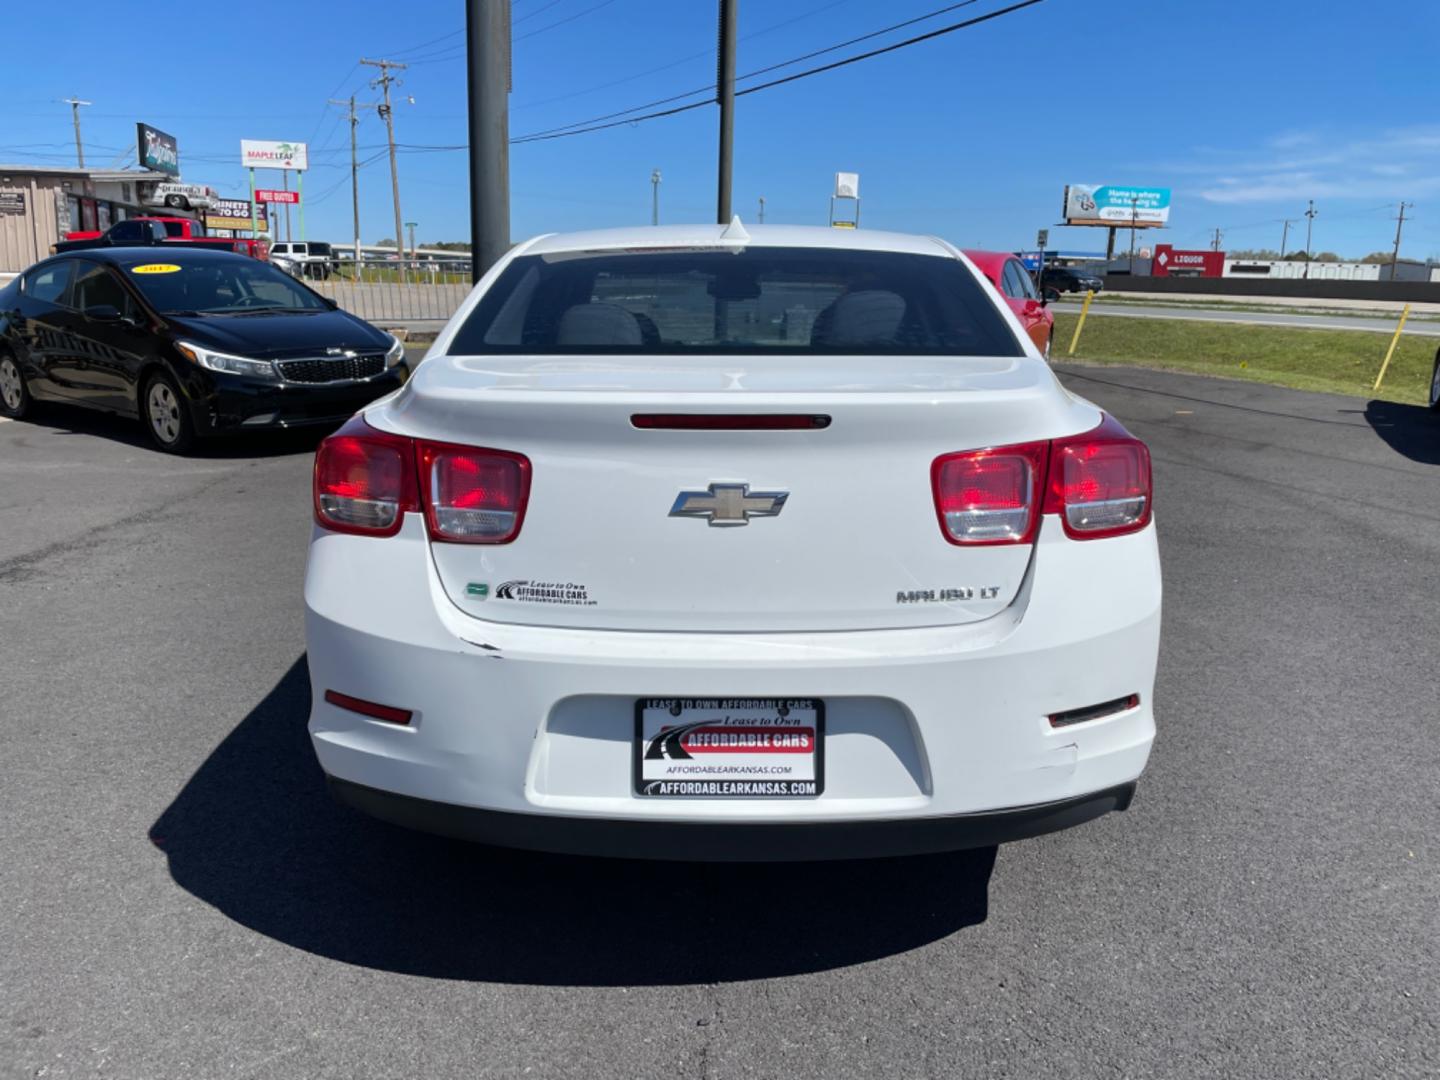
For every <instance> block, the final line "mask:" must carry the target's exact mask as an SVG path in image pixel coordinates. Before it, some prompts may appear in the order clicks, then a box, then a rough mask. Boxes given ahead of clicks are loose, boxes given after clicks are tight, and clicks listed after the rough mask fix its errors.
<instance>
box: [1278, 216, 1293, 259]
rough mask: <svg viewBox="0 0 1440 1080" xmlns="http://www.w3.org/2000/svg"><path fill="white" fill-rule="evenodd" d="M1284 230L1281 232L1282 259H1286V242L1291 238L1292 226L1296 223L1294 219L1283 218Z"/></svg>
mask: <svg viewBox="0 0 1440 1080" xmlns="http://www.w3.org/2000/svg"><path fill="white" fill-rule="evenodd" d="M1281 221H1282V223H1283V224H1284V226H1285V227H1284V228H1283V229H1281V230H1280V258H1281V259H1284V258H1285V241H1286V240H1288V239H1289V238H1290V226H1291V225H1293V224H1294V223H1295V219H1294V218H1282V219H1281Z"/></svg>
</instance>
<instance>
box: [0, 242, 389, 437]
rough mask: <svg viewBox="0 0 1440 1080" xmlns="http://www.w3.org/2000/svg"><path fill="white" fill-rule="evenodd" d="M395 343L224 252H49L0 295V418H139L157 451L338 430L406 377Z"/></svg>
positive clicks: (269, 270)
mask: <svg viewBox="0 0 1440 1080" xmlns="http://www.w3.org/2000/svg"><path fill="white" fill-rule="evenodd" d="M407 374H408V368H407V366H406V364H405V351H404V347H403V346H402V345H401V344H400V342H398V341H396V340H395V338H393V337H391V336H390V335H389V334H387V333H385V332H384V331H381V330H377V329H376V328H375V327H373V326H371V325H370V324H369V323H366V322H362V321H361V320H360V319H357V318H355V316H353V315H350V314H348V313H346V312H344V311H339V310H337V309H336V307H335V304H334V302H333V301H331V300H328V299H326V298H325V297H323V296H320V295H319V294H317V293H315V292H313V291H312V290H310V289H309V288H307V287H306V286H305V285H303V284H302V283H300V282H298V281H295V280H294V279H293V278H290V277H288V276H286V275H285V274H282V273H281V272H280V271H279V270H276V269H275V268H274V267H272V266H270V265H269V264H268V263H263V262H257V261H256V260H255V259H249V258H245V257H243V256H240V255H236V254H233V253H231V252H212V251H204V250H201V249H198V248H179V247H167V248H165V249H164V250H163V251H155V250H154V249H147V248H122V247H115V248H103V249H96V250H93V251H84V252H78V253H74V254H69V253H67V254H63V255H57V256H53V257H51V258H49V259H45V260H43V261H41V262H39V263H36V264H35V265H34V266H32V267H31V268H30V269H28V270H26V271H25V272H24V273H23V274H21V275H20V276H19V277H18V278H16V279H15V280H14V281H12V282H11V283H10V284H9V285H7V286H5V288H3V289H0V413H3V414H4V415H5V416H8V417H11V418H13V419H19V418H21V417H23V416H25V415H26V414H27V413H28V412H29V410H30V408H31V406H32V404H33V403H34V402H36V401H59V402H67V403H69V404H73V405H83V406H86V407H89V408H93V409H102V410H105V411H107V412H114V413H120V414H121V415H124V416H134V417H138V418H139V419H140V421H141V422H142V423H143V424H144V425H145V429H146V431H148V432H149V434H150V437H151V438H152V439H153V440H154V441H155V443H156V445H158V446H159V447H160V448H161V449H162V450H169V451H172V452H182V451H185V450H188V449H189V448H190V447H191V446H192V445H193V443H194V441H195V439H196V438H197V437H199V436H203V435H210V434H213V433H217V432H227V431H260V430H265V429H273V428H289V427H296V426H300V425H304V424H338V423H340V422H341V421H343V420H345V419H346V418H347V417H349V416H350V415H352V414H353V413H354V412H355V410H356V409H359V408H360V407H362V406H364V405H366V404H367V403H369V402H370V401H373V400H374V399H375V398H377V397H379V396H380V395H381V394H384V393H387V392H389V391H391V390H393V389H395V388H396V387H398V386H400V385H401V384H403V383H404V381H405V379H406V376H407Z"/></svg>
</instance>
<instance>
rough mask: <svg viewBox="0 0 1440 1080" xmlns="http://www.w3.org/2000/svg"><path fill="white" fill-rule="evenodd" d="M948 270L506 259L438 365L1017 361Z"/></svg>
mask: <svg viewBox="0 0 1440 1080" xmlns="http://www.w3.org/2000/svg"><path fill="white" fill-rule="evenodd" d="M983 289H984V286H982V285H981V284H980V282H979V281H978V280H977V279H975V278H974V277H973V276H972V275H971V274H970V272H969V271H968V270H967V269H966V268H965V267H964V266H963V265H962V264H961V263H960V262H959V261H958V260H955V259H949V258H944V257H940V256H934V255H906V254H897V253H893V252H876V251H844V250H837V249H831V248H775V247H770V248H766V247H755V248H747V249H744V250H741V251H738V252H732V251H723V250H720V251H717V250H715V249H684V250H671V251H653V250H651V251H633V252H610V251H605V252H595V253H585V252H566V253H558V254H553V255H527V256H522V257H521V258H518V259H516V260H515V261H514V262H513V263H511V264H510V266H509V267H507V268H506V270H505V271H504V273H502V274H501V275H500V278H499V279H498V280H497V281H496V282H495V284H494V285H493V286H491V288H490V289H489V290H488V291H487V292H486V293H485V295H484V297H482V298H481V300H480V303H479V304H478V305H476V307H475V310H474V311H472V312H471V313H470V316H469V317H468V318H467V319H466V320H465V322H464V324H463V325H462V326H461V327H460V329H459V331H458V332H457V333H456V335H455V341H454V342H453V344H452V345H451V346H450V351H451V352H452V353H468V354H479V353H533V354H538V355H546V354H557V355H574V354H577V353H580V354H589V353H599V354H604V353H633V352H654V353H664V354H667V355H686V354H709V353H770V354H793V353H816V354H836V353H845V354H851V355H853V354H857V353H858V354H865V353H873V354H876V355H885V356H897V355H942V356H1019V355H1021V352H1022V350H1021V347H1020V343H1019V342H1018V341H1017V340H1016V338H1015V335H1014V334H1012V333H1011V332H1010V330H1009V327H1008V326H1007V325H1006V323H1005V321H1004V319H1003V318H1002V317H1001V315H1000V314H999V312H998V311H997V310H996V308H995V305H994V304H993V303H992V302H991V301H990V299H989V298H988V297H987V296H986V295H985V293H984V291H983Z"/></svg>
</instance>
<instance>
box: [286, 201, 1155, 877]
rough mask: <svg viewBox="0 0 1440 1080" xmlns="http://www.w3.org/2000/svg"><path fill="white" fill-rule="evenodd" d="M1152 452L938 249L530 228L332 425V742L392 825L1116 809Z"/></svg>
mask: <svg viewBox="0 0 1440 1080" xmlns="http://www.w3.org/2000/svg"><path fill="white" fill-rule="evenodd" d="M1151 502H1152V499H1151V485H1150V458H1149V453H1148V451H1147V450H1146V448H1145V445H1144V444H1143V443H1141V442H1140V441H1139V440H1137V439H1135V438H1134V437H1133V436H1131V435H1130V434H1129V433H1128V432H1127V431H1126V430H1125V429H1124V428H1123V427H1121V426H1120V424H1119V423H1117V422H1116V421H1115V420H1114V419H1113V418H1111V417H1109V416H1107V415H1106V414H1105V413H1104V412H1102V411H1101V410H1100V409H1098V408H1096V407H1095V406H1094V405H1092V404H1091V403H1090V402H1088V401H1085V400H1083V399H1082V398H1078V397H1076V396H1074V395H1073V394H1071V393H1069V392H1067V391H1066V390H1065V389H1064V388H1063V387H1062V386H1061V385H1060V384H1059V382H1057V380H1056V378H1055V376H1054V375H1053V374H1052V373H1051V371H1050V369H1049V367H1048V366H1047V365H1046V363H1045V361H1044V359H1043V358H1042V357H1041V356H1040V354H1039V353H1037V352H1036V350H1035V347H1034V346H1033V344H1031V342H1030V340H1029V338H1028V337H1027V335H1026V334H1025V333H1024V331H1023V329H1022V328H1021V327H1020V325H1019V324H1018V323H1017V322H1016V320H1015V318H1014V316H1013V315H1012V314H1011V313H1010V311H1009V310H1008V309H1007V308H1006V307H1005V305H1004V303H1003V302H1002V301H1001V299H1000V297H999V294H998V293H996V292H995V290H994V289H993V288H991V287H990V286H989V285H988V284H987V282H986V281H985V279H984V278H983V277H981V276H980V274H979V273H978V272H977V271H976V270H975V268H974V267H973V266H972V265H971V264H970V263H969V262H968V261H967V260H966V259H965V257H964V256H963V255H962V254H961V253H960V252H959V251H957V250H956V249H955V248H953V247H951V246H950V245H949V244H947V243H945V242H943V241H941V240H936V239H933V238H923V237H912V236H903V235H897V234H889V233H881V232H870V231H859V232H845V233H842V232H837V231H834V230H830V229H823V228H788V227H776V226H770V227H763V226H762V227H756V228H754V229H753V230H750V231H746V229H745V228H744V227H742V226H740V225H739V223H738V222H736V223H733V224H732V225H730V226H729V227H726V228H723V229H722V228H721V227H720V226H695V227H675V228H670V227H664V228H649V229H645V230H623V231H619V230H617V231H605V232H591V233H579V234H572V235H567V236H545V237H541V238H539V239H536V240H531V241H529V242H527V243H524V244H521V245H520V246H518V247H516V248H515V249H514V250H513V251H512V252H510V254H509V255H507V256H506V257H505V258H504V259H503V260H501V261H500V263H499V264H497V265H496V266H495V267H494V268H493V269H492V270H491V271H490V272H489V273H488V274H487V275H486V276H485V278H484V280H482V281H481V282H480V284H479V286H478V287H477V288H476V289H475V290H474V292H473V293H472V294H471V295H470V297H469V298H468V299H467V300H466V301H465V303H464V304H463V305H462V307H461V308H460V310H459V311H458V312H457V313H456V314H455V316H454V318H452V319H451V320H450V322H449V324H448V325H447V326H446V327H445V330H444V331H443V332H442V333H441V334H440V336H439V338H438V339H437V340H436V342H435V345H434V347H433V348H432V349H431V350H430V353H429V355H428V356H427V357H426V359H425V360H424V362H423V363H422V364H420V365H419V367H418V369H417V370H416V372H415V374H414V376H413V378H411V380H410V382H409V383H408V384H407V385H406V386H404V387H403V388H402V389H400V390H399V391H397V392H396V393H394V394H392V395H391V396H389V397H387V398H384V399H381V400H380V401H377V402H376V403H374V404H373V405H371V406H370V407H368V408H367V409H366V410H365V411H364V412H363V413H362V414H360V415H358V416H356V417H355V418H354V419H353V420H351V421H350V422H349V423H348V424H347V425H346V426H345V427H344V428H342V429H341V430H340V431H339V432H337V433H336V434H335V435H333V436H331V437H330V438H328V439H326V440H325V442H324V443H323V444H322V445H321V446H320V448H319V451H318V453H317V455H316V461H315V485H314V503H315V505H314V513H315V528H314V535H313V538H312V541H311V545H310V560H309V567H308V571H307V574H306V580H305V607H306V636H307V640H308V644H309V666H310V677H311V681H312V686H313V691H314V693H313V702H314V704H313V711H312V713H311V716H310V733H311V736H312V738H313V741H314V746H315V751H316V753H317V755H318V756H319V760H320V764H321V766H322V767H323V769H324V771H325V773H326V775H327V777H328V779H329V783H330V786H331V789H332V791H333V792H334V793H335V794H336V795H337V796H338V797H339V798H340V799H341V800H343V801H344V802H346V803H348V804H350V805H352V806H354V807H357V808H359V809H361V810H364V811H366V812H368V813H370V814H373V815H375V816H376V817H379V818H383V819H386V820H389V821H392V822H397V823H400V824H403V825H408V826H411V827H415V828H420V829H425V830H429V831H433V832H439V833H444V834H448V835H452V836H460V837H467V838H471V839H476V840H481V841H486V842H491V843H497V844H505V845H512V846H519V847H529V848H537V849H544V850H550V851H563V852H581V853H587V854H603V855H631V856H641V857H650V858H665V859H692V858H693V859H745V860H748V859H767V858H794V859H804V858H845V857H859V856H876V855H886V854H903V853H912V852H924V851H936V850H946V849H956V848H963V847H969V846H978V845H989V844H995V843H998V842H1001V841H1005V840H1013V839H1018V838H1022V837H1028V836H1034V835H1037V834H1040V833H1044V832H1049V831H1053V830H1056V829H1061V828H1065V827H1067V826H1070V825H1075V824H1078V823H1080V822H1083V821H1087V820H1089V819H1091V818H1095V817H1098V816H1099V815H1101V814H1104V813H1106V812H1107V811H1110V810H1123V809H1125V808H1126V807H1127V806H1128V805H1129V803H1130V800H1131V797H1132V795H1133V793H1134V790H1135V783H1136V779H1137V778H1138V777H1139V776H1140V773H1141V771H1142V770H1143V769H1144V767H1145V762H1146V759H1147V757H1148V756H1149V753H1150V746H1151V742H1152V740H1153V738H1154V733H1155V727H1154V719H1153V714H1152V712H1151V701H1152V690H1153V687H1154V679H1155V662H1156V654H1157V650H1158V646H1159V632H1160V565H1159V558H1158V554H1157V550H1156V543H1155V526H1154V524H1153V521H1152V517H1151Z"/></svg>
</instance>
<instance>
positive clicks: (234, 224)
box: [205, 199, 270, 232]
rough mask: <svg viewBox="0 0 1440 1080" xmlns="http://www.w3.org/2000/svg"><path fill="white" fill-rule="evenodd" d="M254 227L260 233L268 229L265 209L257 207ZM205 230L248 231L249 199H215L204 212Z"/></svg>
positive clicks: (268, 222) (268, 224)
mask: <svg viewBox="0 0 1440 1080" xmlns="http://www.w3.org/2000/svg"><path fill="white" fill-rule="evenodd" d="M255 209H256V211H257V217H256V223H255V224H256V227H257V228H258V229H259V230H260V231H261V232H266V231H268V230H269V228H270V221H269V219H268V217H267V215H266V210H265V207H263V206H258V207H256V208H255ZM205 228H206V229H233V230H235V231H236V232H242V231H243V232H249V231H250V200H249V199H216V200H215V203H214V205H213V206H211V207H210V209H208V210H206V211H205Z"/></svg>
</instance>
